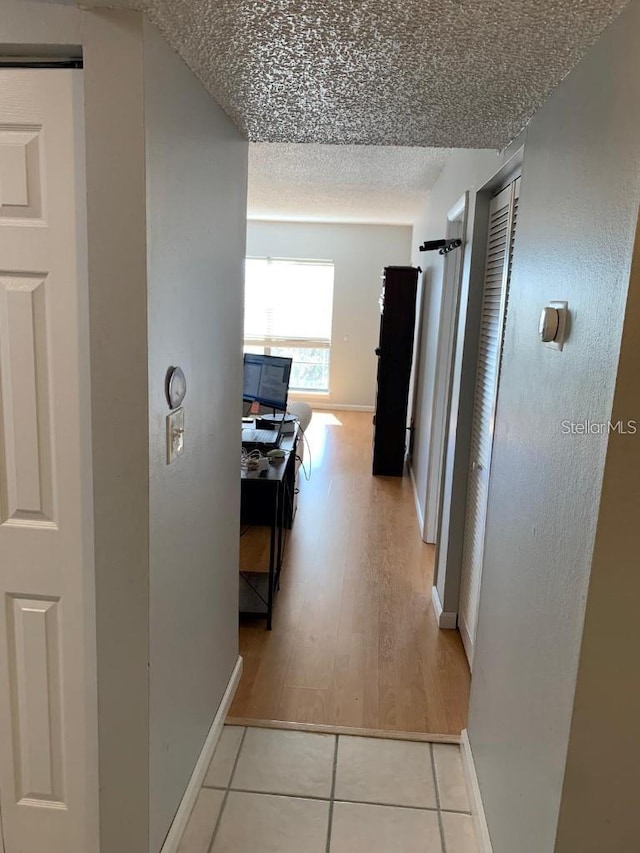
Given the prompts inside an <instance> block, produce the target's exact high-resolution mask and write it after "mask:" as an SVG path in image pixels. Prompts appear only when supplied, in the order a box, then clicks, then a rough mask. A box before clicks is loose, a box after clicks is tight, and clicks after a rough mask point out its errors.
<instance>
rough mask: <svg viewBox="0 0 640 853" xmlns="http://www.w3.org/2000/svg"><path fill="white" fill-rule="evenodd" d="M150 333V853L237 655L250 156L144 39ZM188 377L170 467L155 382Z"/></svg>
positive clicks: (181, 68)
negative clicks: (178, 442)
mask: <svg viewBox="0 0 640 853" xmlns="http://www.w3.org/2000/svg"><path fill="white" fill-rule="evenodd" d="M144 35H145V51H144V79H145V123H146V151H147V158H146V175H147V225H148V244H147V263H148V293H147V298H148V325H149V331H148V334H149V490H150V507H149V510H150V512H149V515H150V525H149V548H150V553H149V558H150V571H149V589H150V614H149V620H150V661H151V671H150V742H149V753H150V755H149V760H150V777H151V782H150V785H151V791H150V818H149V820H150V845H149V846H150V850H152V851H157V850H159V849H160V846H161V844H162V841H163V840H164V837H165V835H166V832H167V830H168V828H169V826H170V824H171V821H172V819H173V816H174V813H175V811H176V808H177V807H178V804H179V802H180V799H181V797H182V794H183V792H184V788H185V786H186V784H187V782H188V780H189V777H190V775H191V772H192V770H193V766H194V764H195V762H196V759H197V758H198V755H199V754H200V751H201V749H202V746H203V743H204V740H205V737H206V735H207V733H208V731H209V728H210V726H211V723H212V722H213V717H214V714H215V712H216V710H217V708H218V705H219V703H220V700H221V698H222V694H223V692H224V690H225V688H226V686H227V683H228V681H229V678H230V676H231V672H232V670H233V667H234V665H235V663H236V660H237V656H238V602H237V599H238V519H239V512H240V477H239V469H238V460H239V458H240V433H239V430H238V413H239V412H240V406H241V400H240V388H241V374H242V324H243V313H242V304H243V302H242V295H243V261H244V246H245V225H246V182H247V179H246V174H247V143H246V142H245V141H244V140H243V139H242V137H241V135H240V133H239V131H238V130H237V128H236V127H235V126H234V125H233V124H232V123H231V121H230V119H229V118H227V116H226V115H225V114H224V113H223V112H222V110H221V109H220V108H219V107H218V106H217V105H216V104H215V103H214V102H213V101H212V100H211V97H210V96H209V95H208V94H207V93H206V92H205V90H204V88H203V87H202V86H201V84H200V83H199V82H198V81H197V80H196V78H195V77H194V76H193V74H192V73H191V72H190V71H189V70H188V69H187V67H186V65H184V63H183V62H182V60H181V59H180V58H179V57H178V56H177V54H175V53H173V52H172V51H171V49H170V48H169V47H168V45H167V44H166V42H165V41H164V40H163V39H162V37H161V36H160V35H159V34H158V32H157V31H156V30H155V29H154V28H153V27H152V26H151V25H149V24H148V23H146V22H145V26H144ZM176 364H179V365H180V366H181V367H182V368H183V370H184V371H185V374H186V377H187V384H188V391H187V396H186V398H185V401H184V410H185V429H186V432H185V451H184V454H183V456H181V457H180V458H179V459H178V460H177V461H176V462H175V463H174V464H173V465H171V466H167V464H166V458H165V454H166V442H165V416H166V414H167V412H168V405H167V401H166V398H165V385H164V383H165V374H166V370H167V367H168V366H169V365H176Z"/></svg>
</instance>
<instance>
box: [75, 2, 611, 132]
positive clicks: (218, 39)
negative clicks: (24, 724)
mask: <svg viewBox="0 0 640 853" xmlns="http://www.w3.org/2000/svg"><path fill="white" fill-rule="evenodd" d="M79 2H80V0H79ZM89 2H92V3H93V4H94V5H131V6H134V7H136V8H139V9H143V10H144V11H145V12H147V14H148V16H149V17H150V18H151V20H152V21H153V22H154V23H155V24H157V26H158V27H159V29H160V30H161V31H162V32H163V33H164V35H165V37H166V38H167V39H168V40H169V42H170V43H171V44H172V45H173V46H174V48H176V50H178V51H179V53H180V54H181V55H182V56H183V58H184V59H185V61H186V62H187V64H188V65H189V66H190V67H191V68H192V69H193V71H194V72H195V73H196V74H197V75H198V76H199V77H200V79H201V80H202V81H203V83H204V84H205V85H206V86H207V88H208V89H209V91H210V92H211V93H212V95H213V96H214V97H215V99H216V100H217V101H218V103H220V104H221V106H222V107H223V108H224V109H225V110H226V112H227V113H228V114H229V115H230V116H231V118H232V119H233V120H234V121H235V122H236V124H237V125H238V127H240V129H241V130H243V131H244V132H245V133H246V135H247V136H248V137H249V139H251V140H252V141H263V142H319V143H340V144H345V143H356V144H369V145H420V146H435V147H463V148H466V147H468V148H500V147H503V146H504V145H505V144H506V143H508V142H509V141H510V140H511V139H512V138H513V137H514V136H515V135H516V134H517V133H518V131H519V130H520V129H521V128H522V127H523V125H524V124H525V123H526V121H527V120H528V119H529V118H530V117H531V115H532V114H533V113H534V112H535V110H536V109H537V107H538V106H539V105H540V104H541V103H542V101H543V100H544V99H545V97H546V96H547V95H548V94H549V92H550V91H551V89H553V87H554V86H556V85H557V83H559V82H560V80H561V79H562V78H563V77H564V76H565V74H566V73H567V72H568V71H569V70H570V69H571V68H572V67H573V66H574V65H575V63H576V62H577V61H578V59H579V58H580V57H581V56H582V54H583V53H584V52H585V50H586V48H587V47H588V46H589V45H590V44H592V43H593V42H594V41H595V39H596V38H597V36H598V35H599V34H600V32H601V31H602V30H603V29H604V28H605V27H606V26H607V24H609V23H610V22H611V21H612V19H613V18H614V17H615V16H616V15H617V14H618V12H620V11H621V9H622V8H623V7H624V6H625V5H626V0H112V2H109V0H103V2H101V0H89ZM84 5H87V3H86V2H85V4H84Z"/></svg>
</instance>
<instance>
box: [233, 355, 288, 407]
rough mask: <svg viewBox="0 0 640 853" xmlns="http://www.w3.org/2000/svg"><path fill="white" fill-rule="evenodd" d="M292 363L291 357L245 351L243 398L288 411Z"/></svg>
mask: <svg viewBox="0 0 640 853" xmlns="http://www.w3.org/2000/svg"><path fill="white" fill-rule="evenodd" d="M291 364H292V359H290V358H281V357H280V356H276V355H254V354H253V353H245V356H244V382H243V391H242V396H243V398H244V399H245V400H247V401H251V402H252V403H254V402H255V403H260V404H261V405H263V406H269V407H270V408H272V409H279V410H281V411H283V412H284V411H286V409H287V396H288V393H289V377H290V376H291Z"/></svg>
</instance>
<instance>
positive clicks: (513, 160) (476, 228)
mask: <svg viewBox="0 0 640 853" xmlns="http://www.w3.org/2000/svg"><path fill="white" fill-rule="evenodd" d="M524 151H525V148H524V143H522V144H521V145H520V146H519V147H518V148H517V149H516V150H515V151H514V152H513V154H512V155H511V156H510V157H509V158H508V159H507V160H506V161H505V162H504V163H503V165H502V166H501V167H500V168H499V169H498V170H497V171H496V172H495V173H494V174H493V175H492V176H491V177H490V178H489V180H488V181H486V182H485V183H484V184H482V186H481V187H480V188H479V189H478V190H477V191H476V192H475V193H473V192H472V193H471V194H470V200H469V205H468V214H467V217H468V218H467V221H468V226H467V232H468V233H470V235H471V236H470V239H469V240H468V251H467V253H466V255H465V264H464V266H465V270H464V274H463V281H462V289H461V295H460V307H459V312H458V329H457V336H456V348H455V355H454V359H453V367H452V387H451V397H450V407H449V425H448V429H447V439H446V443H445V452H444V456H443V477H442V502H441V512H440V519H439V526H438V529H437V535H436V557H435V566H434V580H433V592H432V598H433V602H434V606H435V610H436V613H437V616H438V625H439V627H440V628H456V627H457V623H458V608H459V601H460V581H461V575H462V553H463V542H464V526H465V515H466V503H467V484H468V474H469V464H470V458H469V457H470V448H471V430H472V424H473V401H474V392H475V382H476V369H477V360H478V341H479V336H480V309H481V304H482V289H483V282H484V265H485V256H486V246H487V228H488V224H489V205H490V203H491V199H492V197H493V196H494V195H495V193H496V192H498V191H499V190H501V189H503V188H504V187H505V186H507V185H508V184H509V183H511V181H513V180H515V178H516V177H517V176H518V174H520V173H521V172H522V169H523V163H524Z"/></svg>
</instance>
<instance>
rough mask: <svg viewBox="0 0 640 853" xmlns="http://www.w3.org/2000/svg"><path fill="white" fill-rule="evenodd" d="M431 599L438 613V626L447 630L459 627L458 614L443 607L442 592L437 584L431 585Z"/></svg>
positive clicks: (435, 611)
mask: <svg viewBox="0 0 640 853" xmlns="http://www.w3.org/2000/svg"><path fill="white" fill-rule="evenodd" d="M431 601H432V602H433V610H434V613H435V614H436V621H437V623H438V628H443V629H445V630H446V631H454V630H455V629H456V628H457V627H458V614H457V613H454V612H453V611H452V610H443V609H442V602H441V601H440V593H439V592H438V587H437V586H432V587H431Z"/></svg>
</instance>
